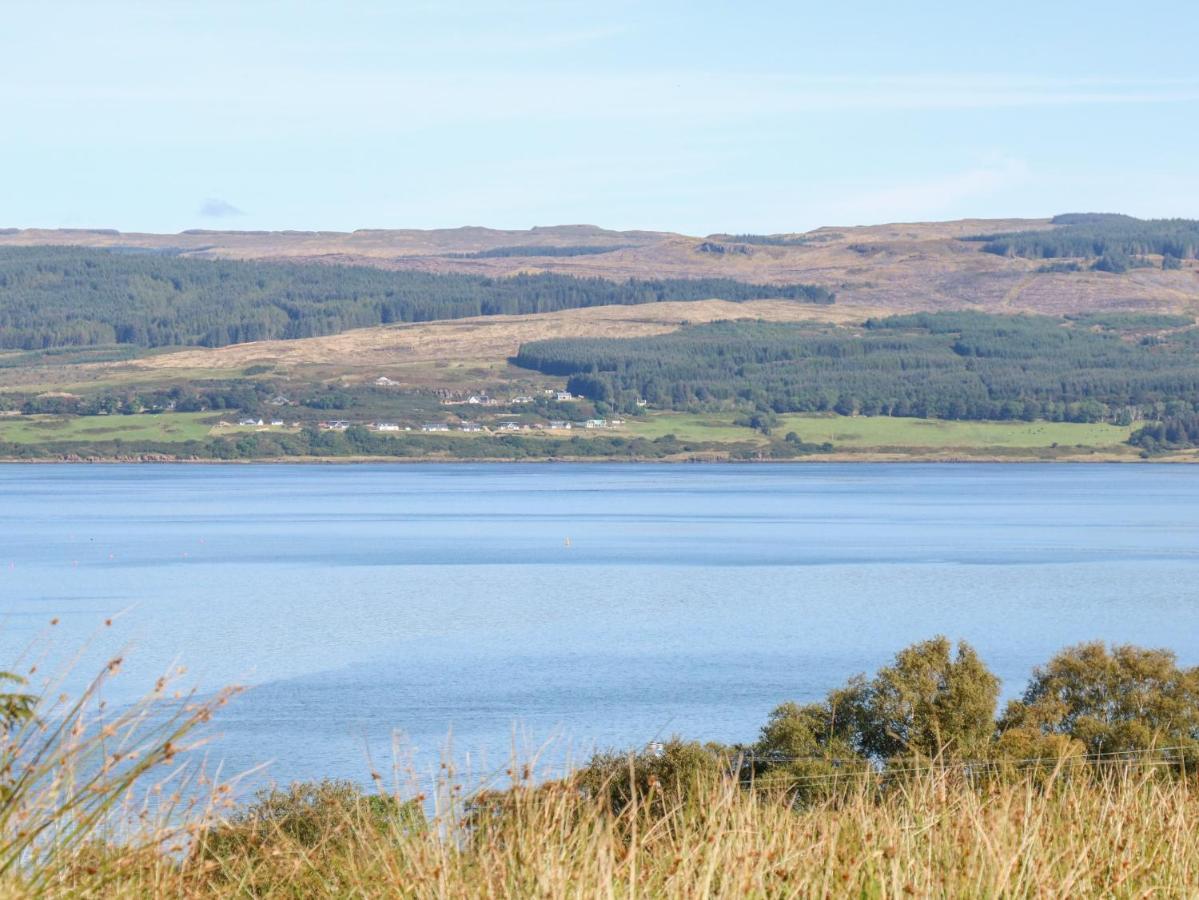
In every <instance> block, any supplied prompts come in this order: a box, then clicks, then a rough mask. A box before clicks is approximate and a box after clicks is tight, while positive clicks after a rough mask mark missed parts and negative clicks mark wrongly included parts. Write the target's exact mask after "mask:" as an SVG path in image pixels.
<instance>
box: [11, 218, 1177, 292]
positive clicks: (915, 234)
mask: <svg viewBox="0 0 1199 900" xmlns="http://www.w3.org/2000/svg"><path fill="white" fill-rule="evenodd" d="M1170 221H1171V222H1172V223H1173V225H1172V226H1171V227H1173V228H1174V234H1175V235H1177V234H1182V235H1184V236H1186V235H1189V234H1190V233H1191V231H1189V230H1188V227H1187V226H1185V225H1179V224H1178V223H1179V220H1170ZM1150 224H1151V223H1150ZM1192 225H1193V223H1192ZM1096 230H1101V231H1102V232H1103V234H1104V235H1106V236H1108V237H1109V238H1111V239H1112V240H1114V241H1118V242H1119V243H1118V245H1114V248H1113V249H1114V250H1115V251H1118V252H1114V253H1106V254H1104V253H1101V254H1093V253H1090V252H1088V251H1087V246H1086V245H1085V241H1080V238H1085V237H1086V236H1087V235H1093V234H1094V233H1095V232H1096ZM1038 235H1044V238H1043V239H1042V238H1040V237H1038ZM1146 235H1148V237H1146ZM1155 235H1156V237H1155ZM980 237H984V238H986V239H985V240H979V239H978V238H980ZM1159 237H1160V238H1162V240H1159V239H1158V238H1159ZM1168 237H1169V235H1164V236H1163V235H1162V234H1161V229H1160V228H1159V229H1158V230H1157V231H1154V230H1153V229H1152V228H1148V229H1147V226H1146V224H1145V223H1144V222H1141V220H1135V219H1131V218H1130V217H1120V216H1105V215H1099V216H1095V215H1079V214H1073V215H1065V216H1059V217H1057V218H1056V219H1053V220H1051V219H1000V220H987V219H964V220H959V221H954V222H931V223H911V224H891V225H871V226H857V227H844V228H842V227H830V228H819V229H816V230H814V231H810V232H806V233H802V234H775V235H764V234H714V235H707V236H688V235H682V234H673V233H669V232H653V231H611V230H607V229H603V228H599V227H596V226H592V225H563V226H553V227H542V228H532V229H529V230H527V231H505V230H499V229H491V228H481V227H466V228H455V229H440V230H433V231H418V230H361V231H354V232H324V231H319V232H301V231H283V232H234V231H206V230H197V231H187V232H183V233H181V234H138V233H121V232H117V231H112V230H80V229H66V230H44V229H26V230H20V229H8V230H5V231H0V248H3V247H6V246H29V245H74V246H85V247H95V248H99V247H107V248H119V249H125V250H133V251H137V250H154V251H159V252H162V253H167V254H171V255H176V256H185V257H201V258H231V259H255V260H286V261H292V262H300V261H310V262H321V263H326V264H331V265H338V264H349V265H359V266H371V267H375V268H382V269H393V270H409V271H417V272H430V273H445V272H455V273H464V274H476V275H489V276H503V275H512V274H516V273H537V272H552V273H558V274H566V275H576V276H594V277H601V278H606V279H612V280H623V279H626V278H630V277H633V278H661V279H666V278H727V279H733V280H736V281H743V282H752V283H762V284H796V283H804V284H819V285H823V286H825V287H827V288H829V289H830V290H832V291H835V292H836V294H837V304H838V306H839V307H842V308H845V309H853V308H863V309H867V308H868V309H870V310H879V309H886V310H892V311H895V312H912V311H922V310H943V309H962V308H974V309H980V310H985V311H988V312H1039V313H1047V314H1051V315H1063V314H1070V313H1078V312H1095V311H1105V310H1135V311H1150V312H1195V311H1196V310H1197V309H1199V277H1196V276H1197V273H1199V263H1196V261H1195V260H1194V259H1190V258H1186V256H1185V255H1184V256H1181V257H1175V256H1173V254H1172V253H1170V251H1171V249H1181V250H1182V251H1184V254H1185V253H1186V252H1187V251H1188V250H1189V248H1191V247H1192V246H1193V245H1192V244H1191V243H1189V242H1188V240H1183V241H1175V242H1173V243H1170V242H1169V241H1167V240H1165V238H1168ZM1128 251H1131V253H1130V252H1128ZM1142 251H1144V252H1142ZM1153 251H1166V253H1167V255H1170V256H1171V259H1170V260H1169V261H1167V266H1169V267H1168V268H1163V267H1162V263H1163V256H1162V255H1161V254H1160V253H1155V252H1153ZM1063 253H1069V254H1073V253H1078V254H1079V255H1078V256H1077V257H1074V256H1060V255H1058V254H1063ZM1105 260H1106V261H1105Z"/></svg>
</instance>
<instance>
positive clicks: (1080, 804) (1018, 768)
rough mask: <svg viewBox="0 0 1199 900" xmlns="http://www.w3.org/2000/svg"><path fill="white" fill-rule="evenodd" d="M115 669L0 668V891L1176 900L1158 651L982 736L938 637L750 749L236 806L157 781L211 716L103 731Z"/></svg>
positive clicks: (1131, 654)
mask: <svg viewBox="0 0 1199 900" xmlns="http://www.w3.org/2000/svg"><path fill="white" fill-rule="evenodd" d="M118 666H119V660H117V661H114V662H113V664H112V665H111V666H110V671H109V672H106V673H105V675H104V676H103V677H102V678H101V679H100V680H99V681H97V682H96V683H95V684H94V685H93V686H92V687H91V688H90V689H89V690H88V691H87V692H85V694H84V696H83V697H81V698H80V699H79V700H78V701H76V702H73V703H72V702H70V701H65V700H54V701H51V702H46V701H39V700H38V699H37V698H35V697H33V696H31V695H30V694H28V693H25V690H26V688H25V687H24V686H23V685H22V684H20V683H18V682H19V679H16V678H15V677H14V676H6V677H7V679H8V682H9V683H8V693H0V896H25V895H29V894H37V895H39V896H50V897H58V896H63V897H65V896H72V897H76V896H84V897H100V896H103V897H114V896H116V897H122V896H128V897H142V896H190V897H234V896H256V897H344V896H384V895H399V896H420V897H425V896H442V897H474V896H478V897H528V896H628V897H632V896H663V897H694V896H720V897H742V896H762V897H765V896H796V897H809V896H812V897H815V896H865V897H901V896H912V895H915V896H971V897H974V896H1017V897H1023V896H1029V897H1032V896H1061V897H1072V896H1080V895H1087V896H1091V895H1095V896H1147V895H1154V896H1156V895H1163V896H1183V895H1188V894H1189V893H1191V892H1192V891H1193V889H1194V885H1195V883H1196V879H1197V878H1199V844H1196V842H1195V841H1194V840H1193V823H1194V821H1195V818H1196V816H1199V782H1197V781H1196V778H1195V766H1196V764H1199V670H1196V669H1184V668H1180V667H1179V666H1178V665H1177V662H1176V660H1175V659H1174V657H1173V656H1172V655H1171V654H1170V653H1168V652H1165V651H1155V650H1144V649H1141V648H1136V647H1129V646H1121V647H1112V648H1108V647H1105V646H1103V645H1100V644H1084V645H1080V646H1077V647H1072V648H1069V649H1067V650H1065V651H1063V652H1062V653H1060V654H1059V655H1058V656H1056V657H1054V658H1053V659H1052V660H1050V661H1049V662H1048V663H1047V664H1046V665H1045V666H1043V667H1041V668H1038V669H1037V670H1035V671H1034V673H1033V676H1032V679H1031V680H1030V683H1029V685H1028V687H1027V689H1026V690H1025V692H1024V693H1023V695H1022V696H1021V698H1020V699H1019V700H1017V701H1014V702H1013V703H1011V704H1009V706H1008V707H1007V709H1006V710H1005V711H1004V712H1003V713H1002V714H1001V715H998V716H997V710H996V704H997V698H998V694H999V684H998V681H997V679H996V678H995V677H994V676H993V675H992V674H991V673H990V672H989V671H988V670H987V668H986V666H985V665H984V664H983V662H982V661H981V660H980V659H979V658H978V656H977V654H975V653H974V651H973V650H972V649H971V648H970V647H969V646H967V645H964V644H959V645H957V646H956V648H955V647H954V646H953V645H952V644H950V642H949V641H947V640H945V639H943V638H937V639H934V640H931V641H926V642H924V643H921V644H917V645H914V646H912V647H909V648H907V649H906V650H904V651H902V652H901V653H899V654H897V656H896V657H895V660H894V661H893V662H892V663H891V664H890V665H888V666H885V667H884V668H882V669H880V670H879V671H878V672H877V673H876V674H875V676H874V677H872V678H870V679H867V678H864V677H860V678H856V679H853V680H851V681H850V682H849V683H848V684H847V685H845V686H844V687H843V688H840V689H838V690H835V691H832V692H830V694H829V695H828V697H827V698H826V699H825V700H823V701H821V702H818V703H810V704H806V705H799V704H795V703H787V704H783V705H782V706H780V707H779V708H778V709H777V710H776V711H775V712H774V713H773V714H772V715H771V717H770V719H769V721H768V722H767V723H766V724H765V726H764V727H763V729H762V732H761V735H760V737H759V739H758V740H757V741H756V742H755V743H754V744H752V745H747V746H741V747H718V746H714V745H699V744H689V743H685V742H682V741H678V740H674V741H671V742H669V743H667V744H665V745H659V746H654V747H651V748H648V749H647V750H645V751H643V752H640V753H635V754H629V755H625V754H608V755H601V756H598V757H596V758H595V759H593V760H592V761H591V762H590V763H589V764H588V765H586V766H585V767H583V768H582V769H580V770H578V771H576V772H573V773H571V774H569V775H567V776H566V777H564V778H558V779H556V780H550V781H545V780H543V779H540V778H538V777H537V776H536V774H535V773H534V771H533V768H532V767H531V766H520V765H516V764H514V765H513V768H512V769H510V770H509V772H508V777H507V783H506V784H504V785H501V786H497V787H495V788H492V789H480V790H475V791H472V792H465V791H464V790H463V788H462V786H461V785H458V784H456V783H455V782H454V780H453V776H452V774H447V775H446V776H445V777H444V779H443V780H442V781H441V782H439V784H438V785H437V790H436V791H435V796H432V797H424V796H422V795H417V796H404V795H401V794H393V793H390V792H386V791H382V790H380V788H381V778H379V776H374V780H375V785H376V790H377V791H378V792H377V793H376V792H367V791H363V790H362V789H360V788H357V787H355V786H353V785H351V784H346V783H336V782H322V783H318V784H301V785H292V786H291V787H288V788H277V789H270V790H267V791H264V792H262V793H260V794H259V795H258V796H257V798H256V799H255V800H254V801H253V802H251V803H250V804H248V805H244V806H238V805H235V804H234V803H233V802H232V800H231V799H230V796H229V795H230V792H229V790H228V788H227V786H224V787H222V786H217V785H211V784H209V783H206V782H205V781H204V780H203V779H197V780H195V781H193V782H191V783H190V786H191V789H190V790H188V789H187V787H188V783H187V782H186V781H184V780H183V777H184V776H182V775H181V773H180V771H179V768H178V763H179V760H178V758H179V757H180V756H181V753H182V751H183V750H185V749H186V745H187V741H188V739H189V735H191V734H192V732H193V729H195V728H196V727H197V726H198V725H200V724H202V723H203V722H204V721H205V720H206V719H207V718H208V717H209V716H210V715H211V714H212V712H213V711H214V710H215V709H217V708H218V707H219V705H221V703H223V702H224V700H225V698H223V697H222V698H217V699H215V700H213V701H211V702H208V703H198V702H195V701H189V700H186V699H184V700H171V699H168V698H169V697H170V693H169V688H166V687H165V686H164V684H161V683H160V685H159V686H158V688H157V689H156V691H155V695H154V696H153V697H152V698H150V700H149V701H148V703H147V704H145V705H142V706H138V707H135V708H133V709H131V710H125V711H121V712H110V711H106V710H105V708H104V705H103V703H102V701H101V700H100V699H99V698H100V694H101V687H102V684H103V682H104V680H105V679H106V678H108V677H111V674H112V671H111V670H115V669H116V668H117V667H118ZM164 705H165V706H167V707H168V712H166V713H163V712H162V711H161V709H160V708H161V707H162V706H164ZM189 796H190V797H191V799H190V800H187V801H185V800H184V799H183V798H184V797H189Z"/></svg>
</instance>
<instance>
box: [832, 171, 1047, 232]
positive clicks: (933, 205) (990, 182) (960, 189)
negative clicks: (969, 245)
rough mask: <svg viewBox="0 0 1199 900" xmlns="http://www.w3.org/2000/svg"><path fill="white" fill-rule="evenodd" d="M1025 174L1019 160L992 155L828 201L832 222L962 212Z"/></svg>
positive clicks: (1014, 184) (912, 218)
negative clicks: (956, 168) (971, 163)
mask: <svg viewBox="0 0 1199 900" xmlns="http://www.w3.org/2000/svg"><path fill="white" fill-rule="evenodd" d="M1028 177H1029V172H1028V166H1027V165H1026V164H1025V163H1024V161H1023V160H1019V159H1011V158H996V159H994V160H989V161H986V162H984V163H982V164H980V165H977V166H973V167H971V168H968V169H962V170H960V171H957V172H950V173H947V174H945V175H941V176H938V177H936V178H928V179H923V180H916V181H909V182H903V183H900V184H892V185H883V186H880V187H877V188H874V189H870V190H864V191H861V192H859V193H854V194H850V195H849V196H847V197H845V198H844V199H843V200H840V201H837V202H834V203H833V204H831V215H832V216H833V219H832V221H836V222H912V221H921V220H929V219H937V218H945V217H954V216H958V215H962V214H965V211H966V210H967V209H968V208H969V207H971V205H972V204H977V202H978V201H979V200H982V199H985V198H988V197H994V196H995V195H997V194H1002V193H1003V192H1004V191H1006V190H1010V189H1012V188H1015V187H1017V186H1018V185H1020V184H1022V183H1023V182H1025V181H1026V180H1027V179H1028Z"/></svg>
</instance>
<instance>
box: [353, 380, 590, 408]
mask: <svg viewBox="0 0 1199 900" xmlns="http://www.w3.org/2000/svg"><path fill="white" fill-rule="evenodd" d="M375 383H376V384H378V383H379V382H378V381H376V382H375ZM541 393H542V395H543V396H545V397H547V398H550V399H552V400H556V401H558V402H560V403H565V402H568V401H574V400H582V399H583V398H582V397H577V396H575V395H574V394H572V393H571V392H570V391H555V390H549V389H547V390H544V391H542V392H541ZM535 402H537V398H536V397H531V396H529V395H527V394H521V395H519V396H516V397H509V398H508V399H507V400H506V401H505V400H497V399H496V398H495V397H489V396H487V395H486V394H469V395H467V396H460V395H452V396H443V397H442V400H441V405H442V406H521V405H523V404H526V403H535Z"/></svg>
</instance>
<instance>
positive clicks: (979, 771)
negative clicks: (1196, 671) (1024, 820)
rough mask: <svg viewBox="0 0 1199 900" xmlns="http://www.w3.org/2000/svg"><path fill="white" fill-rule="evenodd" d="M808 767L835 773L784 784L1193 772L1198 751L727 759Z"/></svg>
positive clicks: (743, 764) (750, 768) (743, 765)
mask: <svg viewBox="0 0 1199 900" xmlns="http://www.w3.org/2000/svg"><path fill="white" fill-rule="evenodd" d="M797 762H811V763H823V764H825V765H830V766H832V767H834V768H836V769H842V770H843V771H838V772H821V773H819V774H810V775H806V774H799V773H794V774H792V775H791V777H790V778H789V779H788V780H789V781H790V782H792V783H804V784H806V783H818V782H822V781H835V780H838V779H840V780H845V779H847V778H852V777H861V776H869V775H873V776H876V777H879V778H889V777H893V776H898V775H914V774H921V773H933V772H936V773H943V772H961V773H963V774H965V775H967V776H973V775H983V774H996V773H999V772H1005V771H1011V770H1012V769H1017V770H1027V769H1038V768H1040V769H1054V770H1060V769H1066V768H1079V767H1087V768H1091V769H1100V770H1102V769H1104V768H1105V767H1106V768H1109V769H1110V768H1118V769H1126V768H1127V769H1131V768H1136V769H1147V768H1154V767H1158V768H1173V769H1178V768H1182V769H1184V770H1185V769H1186V767H1187V766H1188V764H1193V765H1195V768H1196V770H1197V771H1199V746H1197V745H1189V746H1188V745H1179V746H1173V747H1147V748H1137V749H1130V750H1112V751H1107V752H1100V753H1081V754H1073V755H1066V754H1063V755H1058V756H1041V757H1002V756H1001V757H992V758H986V759H930V760H927V761H920V762H912V761H904V762H902V763H900V764H897V765H896V764H886V763H882V764H880V763H876V762H875V761H873V760H869V759H865V758H862V757H829V756H818V755H808V756H791V755H787V754H783V753H764V754H762V753H753V752H747V753H743V754H740V755H739V756H736V757H734V758H733V764H734V772H735V774H738V775H742V776H744V775H745V773H747V772H754V771H755V770H756V769H757V767H758V766H759V765H764V766H777V765H785V764H788V763H797Z"/></svg>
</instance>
